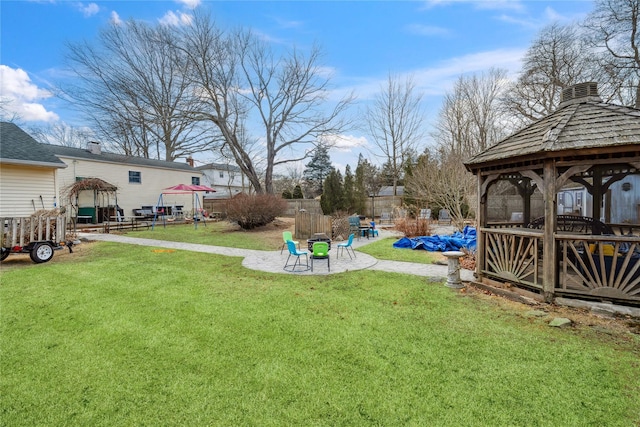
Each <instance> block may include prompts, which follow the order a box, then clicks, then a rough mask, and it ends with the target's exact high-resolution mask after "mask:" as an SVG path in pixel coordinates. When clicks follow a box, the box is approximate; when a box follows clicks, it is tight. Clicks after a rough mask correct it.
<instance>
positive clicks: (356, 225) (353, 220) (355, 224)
mask: <svg viewBox="0 0 640 427" xmlns="http://www.w3.org/2000/svg"><path fill="white" fill-rule="evenodd" d="M349 233H353V234H356V233H358V238H360V218H359V217H357V216H350V217H349Z"/></svg>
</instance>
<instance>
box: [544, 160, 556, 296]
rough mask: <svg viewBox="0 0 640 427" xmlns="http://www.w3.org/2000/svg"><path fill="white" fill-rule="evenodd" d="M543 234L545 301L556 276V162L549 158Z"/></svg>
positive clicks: (546, 166)
mask: <svg viewBox="0 0 640 427" xmlns="http://www.w3.org/2000/svg"><path fill="white" fill-rule="evenodd" d="M543 175H544V189H543V200H544V234H543V245H544V251H543V254H542V267H543V268H542V291H543V293H544V299H545V301H546V302H551V301H552V300H553V295H554V290H555V282H556V277H557V269H558V266H557V265H556V262H555V261H556V242H555V236H554V233H555V230H556V164H555V160H553V159H549V160H545V162H544V169H543Z"/></svg>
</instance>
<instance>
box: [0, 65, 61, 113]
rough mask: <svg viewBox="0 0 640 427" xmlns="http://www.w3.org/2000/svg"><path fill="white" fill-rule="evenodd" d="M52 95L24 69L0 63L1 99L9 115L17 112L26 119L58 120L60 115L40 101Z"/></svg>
mask: <svg viewBox="0 0 640 427" xmlns="http://www.w3.org/2000/svg"><path fill="white" fill-rule="evenodd" d="M51 96H52V95H51V92H49V91H47V90H44V89H40V88H38V86H36V85H35V84H33V83H32V82H31V79H30V78H29V75H28V74H27V73H26V72H25V71H24V70H22V69H20V68H18V69H13V68H11V67H8V66H6V65H0V99H1V100H2V104H3V109H4V110H5V111H6V113H8V114H9V115H13V114H15V115H17V116H18V117H20V118H21V119H22V120H25V121H43V122H52V121H56V120H58V115H57V114H55V113H53V112H51V111H47V110H46V108H45V107H44V105H42V104H41V103H39V102H38V101H40V100H43V99H46V98H50V97H51Z"/></svg>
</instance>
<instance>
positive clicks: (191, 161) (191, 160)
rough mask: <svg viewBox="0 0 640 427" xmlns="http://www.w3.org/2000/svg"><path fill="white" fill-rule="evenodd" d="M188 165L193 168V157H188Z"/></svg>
mask: <svg viewBox="0 0 640 427" xmlns="http://www.w3.org/2000/svg"><path fill="white" fill-rule="evenodd" d="M187 164H188V165H189V166H191V167H193V157H191V156H189V157H187Z"/></svg>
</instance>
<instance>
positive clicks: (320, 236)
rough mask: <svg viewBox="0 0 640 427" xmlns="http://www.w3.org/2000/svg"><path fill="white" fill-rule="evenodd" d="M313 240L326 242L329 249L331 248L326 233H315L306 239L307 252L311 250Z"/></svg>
mask: <svg viewBox="0 0 640 427" xmlns="http://www.w3.org/2000/svg"><path fill="white" fill-rule="evenodd" d="M315 242H327V243H328V244H329V250H331V239H330V238H329V237H327V235H326V234H323V233H322V234H315V235H314V236H313V238H312V239H307V248H308V249H309V252H313V244H314V243H315Z"/></svg>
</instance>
